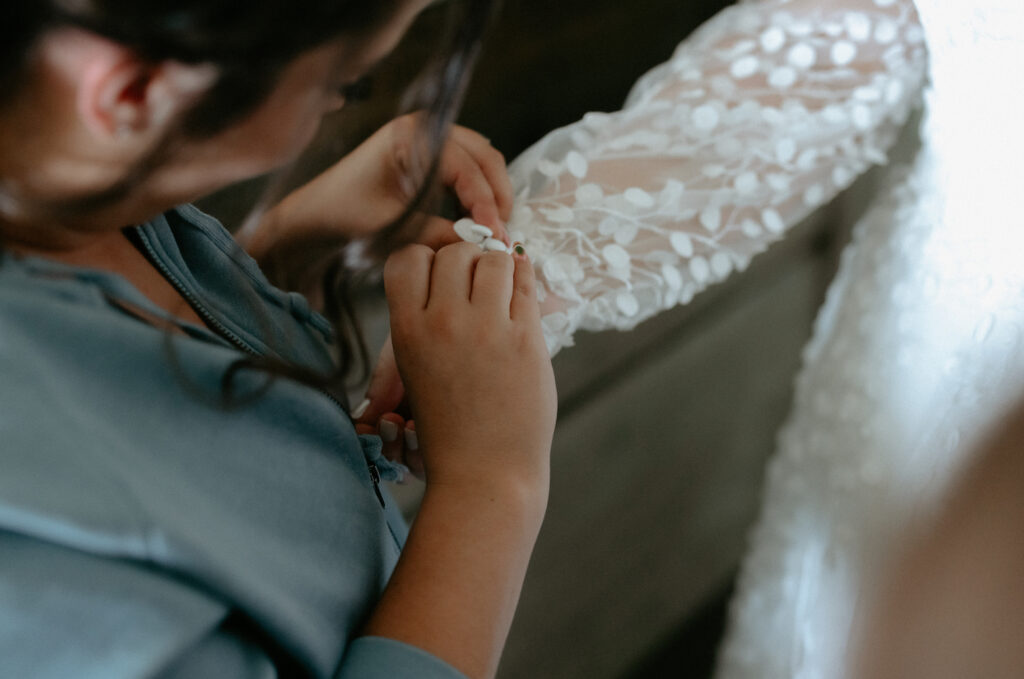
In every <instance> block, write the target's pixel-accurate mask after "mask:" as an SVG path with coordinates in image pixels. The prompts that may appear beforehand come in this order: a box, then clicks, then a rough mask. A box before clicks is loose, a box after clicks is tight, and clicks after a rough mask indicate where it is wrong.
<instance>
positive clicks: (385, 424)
mask: <svg viewBox="0 0 1024 679" xmlns="http://www.w3.org/2000/svg"><path fill="white" fill-rule="evenodd" d="M378 429H380V437H381V438H382V439H384V441H385V442H386V443H394V442H395V441H397V440H398V425H397V424H395V423H394V422H392V421H391V420H381V421H380V425H379V426H378Z"/></svg>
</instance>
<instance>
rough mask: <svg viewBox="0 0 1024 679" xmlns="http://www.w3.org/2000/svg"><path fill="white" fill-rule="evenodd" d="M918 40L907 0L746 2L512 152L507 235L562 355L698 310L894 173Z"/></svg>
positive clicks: (914, 94) (920, 76) (914, 96)
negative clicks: (760, 256) (882, 174)
mask: <svg viewBox="0 0 1024 679" xmlns="http://www.w3.org/2000/svg"><path fill="white" fill-rule="evenodd" d="M922 37H923V34H922V30H921V27H920V25H919V23H918V19H917V14H916V12H915V10H914V7H913V4H912V3H911V2H910V0H788V1H787V0H762V1H759V2H750V3H745V4H740V5H738V6H735V7H730V8H728V9H726V10H725V11H723V12H721V13H720V14H718V15H717V16H716V17H715V18H713V19H712V20H711V21H709V22H708V23H707V24H705V25H704V26H703V27H701V28H700V29H699V30H698V31H697V32H695V33H694V34H693V35H692V36H691V37H689V38H688V39H687V40H686V41H684V42H683V43H682V44H681V45H680V46H679V47H678V49H677V50H676V52H675V54H674V55H673V56H672V58H671V60H669V61H668V62H666V63H664V64H662V65H660V66H658V67H656V68H655V69H653V70H652V71H650V72H649V73H647V74H646V75H645V76H643V77H642V78H641V79H640V80H639V82H637V84H636V85H635V87H634V88H633V91H632V92H631V93H630V95H629V97H628V99H627V101H626V104H625V107H624V108H623V109H622V110H621V111H618V112H616V113H610V114H605V113H590V114H587V115H586V116H585V117H584V118H583V119H582V120H581V121H579V122H577V123H575V124H573V125H570V126H568V127H565V128H562V129H559V130H556V131H554V132H552V133H551V134H549V135H548V136H547V137H545V138H544V139H542V140H541V141H540V142H538V143H537V144H536V145H534V146H533V147H532V148H530V149H529V150H527V151H526V152H525V153H524V154H523V155H521V156H520V157H519V158H517V159H516V161H515V162H513V163H512V164H511V166H510V168H509V169H510V172H511V175H512V180H513V185H514V186H515V188H516V193H517V203H516V204H517V207H516V210H515V213H514V216H513V218H512V220H511V221H510V223H509V232H510V235H511V236H512V238H513V239H514V240H520V241H522V242H523V244H524V245H525V246H526V249H527V251H528V252H529V253H530V255H531V257H532V258H533V261H534V263H535V265H536V267H537V270H538V273H539V277H540V280H541V282H542V285H541V286H540V288H541V296H542V300H541V301H542V307H543V312H544V328H545V334H546V338H547V342H548V348H549V349H550V350H551V352H552V353H555V352H556V351H558V350H559V349H560V348H562V347H565V346H570V345H571V344H572V336H573V333H574V332H575V331H576V330H577V329H578V328H583V329H586V330H603V329H607V328H618V329H630V328H632V327H634V326H635V325H636V324H637V323H639V322H640V321H642V320H644V319H646V318H649V317H650V316H652V315H654V314H655V313H657V312H659V311H661V310H664V309H667V308H669V307H672V306H673V305H675V304H685V303H687V302H689V301H690V299H692V297H693V296H694V294H696V293H697V292H699V291H700V290H702V289H704V288H705V287H707V286H708V285H709V284H711V283H713V282H715V281H719V280H722V279H724V278H725V277H726V276H728V275H729V273H730V272H732V271H733V270H737V269H743V268H745V267H746V266H747V264H748V262H749V261H750V258H751V257H752V256H753V255H755V254H757V253H758V252H761V251H762V250H764V249H765V248H766V247H767V246H768V245H769V244H770V243H771V242H772V241H774V240H776V239H778V238H780V237H781V234H782V233H783V232H784V231H785V230H786V229H787V228H788V227H790V226H792V225H794V224H796V223H797V222H799V221H800V220H801V219H802V218H804V217H805V216H806V215H807V214H808V213H809V212H810V211H812V210H813V209H814V208H816V207H819V206H821V205H822V204H824V203H826V202H827V201H829V200H830V199H831V198H832V197H833V196H834V195H835V194H836V193H837V192H839V191H840V190H841V189H843V188H845V187H846V186H848V185H849V184H850V183H851V182H852V181H853V180H854V179H855V178H856V177H857V176H858V175H859V174H860V173H862V172H864V171H865V170H866V169H867V168H869V167H870V166H871V165H872V164H879V163H884V162H885V161H886V150H887V149H888V148H889V147H890V146H891V145H892V143H893V142H894V141H895V138H896V136H897V133H898V131H899V129H900V128H901V127H902V125H903V123H904V122H905V121H906V119H907V117H908V115H909V113H910V111H911V110H912V109H913V107H914V106H915V105H916V103H917V102H918V100H919V96H918V95H919V92H920V90H921V88H922V86H923V80H924V74H925V66H926V54H925V48H924V45H923V40H922Z"/></svg>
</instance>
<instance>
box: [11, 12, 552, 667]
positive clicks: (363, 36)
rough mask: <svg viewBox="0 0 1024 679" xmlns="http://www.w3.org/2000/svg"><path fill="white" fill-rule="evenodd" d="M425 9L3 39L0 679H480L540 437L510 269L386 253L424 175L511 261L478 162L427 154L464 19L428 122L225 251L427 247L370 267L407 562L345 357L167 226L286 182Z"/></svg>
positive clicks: (528, 311)
mask: <svg viewBox="0 0 1024 679" xmlns="http://www.w3.org/2000/svg"><path fill="white" fill-rule="evenodd" d="M425 4H426V3H425V2H423V1H422V0H395V1H393V2H386V1H381V2H374V3H365V2H344V1H339V0H334V1H331V2H326V1H317V0H288V1H287V2H284V1H275V0H267V1H265V2H261V3H256V4H251V3H245V4H243V3H238V2H234V1H233V0H220V1H217V0H203V2H189V1H187V0H181V1H178V2H172V1H155V0H154V1H144V0H130V1H129V0H82V1H76V2H72V1H70V0H49V1H42V0H41V1H40V2H33V3H7V4H6V5H5V7H4V9H3V10H2V11H0V13H2V18H0V37H2V38H3V39H2V40H0V45H2V46H3V47H2V49H3V58H2V59H0V81H2V83H3V85H4V90H3V92H4V97H3V100H2V101H0V246H2V254H0V327H2V328H3V331H2V336H0V373H2V375H3V379H2V381H0V460H2V468H3V473H2V474H0V552H2V553H3V555H4V556H3V559H2V563H0V602H2V606H0V630H2V632H0V675H3V676H24V677H28V676H31V677H67V676H75V677H92V676H97V677H141V676H147V677H179V676H180V677H186V676H187V677H195V676H217V677H225V678H228V677H268V676H289V677H291V676H309V677H328V676H338V677H389V678H390V677H457V676H463V675H468V676H474V677H478V676H489V675H492V674H493V673H494V671H495V668H496V665H497V659H498V656H499V654H500V650H501V647H502V645H503V642H504V638H505V636H506V634H507V630H508V627H509V623H510V621H511V617H512V613H513V610H514V608H515V603H516V600H517V597H518V591H519V588H520V586H521V583H522V578H523V575H524V572H525V568H526V563H527V561H528V558H529V555H530V551H531V549H532V546H533V541H534V539H535V537H536V534H537V531H538V528H539V525H540V521H541V517H542V515H543V513H544V507H545V503H546V497H547V458H548V455H549V450H550V441H551V433H552V429H553V426H554V408H555V405H554V389H553V380H552V375H551V367H550V362H549V360H548V356H547V352H546V350H545V345H544V340H543V335H542V332H541V329H540V321H539V311H538V306H537V303H536V297H535V293H534V278H533V272H532V268H531V266H530V263H529V261H528V260H527V259H526V257H525V256H523V255H522V254H517V255H514V256H510V255H509V254H506V253H505V252H488V253H486V254H484V253H481V251H480V249H479V248H477V247H476V246H474V245H469V244H465V243H458V244H453V245H448V246H445V245H444V239H445V237H441V236H439V235H438V234H439V233H440V231H439V230H437V229H433V230H432V229H429V228H428V229H426V230H425V231H424V232H423V233H422V234H420V235H419V236H412V237H410V236H409V235H407V234H406V232H407V231H409V229H402V228H401V225H402V224H408V223H410V222H409V220H408V219H406V217H408V216H409V214H408V213H411V212H412V210H413V209H414V208H415V207H416V206H417V204H418V202H417V201H418V200H419V198H421V197H422V194H424V193H425V192H426V191H427V188H425V187H428V186H429V181H428V180H429V178H430V177H431V176H432V175H436V176H438V177H440V178H441V179H442V181H443V183H445V184H447V185H449V186H450V188H451V190H452V191H453V192H454V193H455V194H456V196H457V197H458V198H459V200H460V202H461V203H462V205H463V207H464V208H465V209H466V211H467V212H468V213H470V214H471V215H472V217H473V218H474V219H475V220H476V221H478V222H483V223H485V224H488V225H489V226H490V227H491V228H492V229H493V230H494V231H495V233H497V234H498V235H499V236H503V235H504V231H503V225H502V220H503V219H504V218H508V216H509V210H510V207H511V200H510V192H509V188H508V179H507V177H506V176H505V170H504V163H503V161H502V159H501V157H500V156H499V155H498V154H497V153H496V152H495V151H493V150H492V149H490V147H489V146H488V144H487V143H486V141H485V140H483V139H482V138H481V137H479V136H478V135H475V134H473V133H471V132H469V131H468V130H464V129H461V128H455V129H454V131H453V132H452V134H451V135H450V136H448V137H447V139H445V137H444V136H443V132H444V131H445V128H446V127H447V126H448V124H449V122H450V120H451V117H452V112H453V111H454V110H455V108H457V104H458V101H459V97H460V93H461V88H462V84H463V81H464V79H465V78H464V76H465V73H466V70H467V69H468V67H469V64H470V62H471V61H472V55H473V52H474V47H475V44H476V40H477V36H478V33H479V32H480V30H481V28H482V26H483V25H484V23H485V19H486V16H487V11H486V9H487V8H486V3H469V4H467V5H466V8H465V9H464V10H463V13H462V14H461V15H460V16H458V17H456V20H453V22H452V25H453V26H456V27H457V28H456V30H455V31H454V32H453V35H452V36H451V37H450V46H449V47H447V48H445V49H444V50H442V52H443V53H444V54H445V55H447V56H446V57H445V58H444V59H442V60H441V61H440V62H439V66H438V68H437V69H436V71H435V75H434V76H433V77H432V78H428V79H427V81H426V82H427V85H428V87H426V88H425V91H427V92H428V93H429V96H428V97H427V99H428V103H429V104H430V105H429V106H428V109H429V110H428V111H426V112H425V113H423V114H421V115H418V116H416V117H412V118H404V119H399V120H398V121H396V122H395V123H393V124H391V125H389V126H387V127H386V128H384V130H382V131H381V132H380V133H378V134H377V135H375V136H374V137H373V138H371V139H370V140H369V141H368V142H366V143H365V144H364V146H363V147H361V148H360V149H358V150H357V151H356V152H355V153H353V154H351V155H350V156H348V157H347V158H346V159H344V160H343V161H342V162H341V163H340V164H339V165H338V166H336V167H335V168H333V169H332V170H330V171H329V172H328V173H327V174H325V175H324V176H322V177H321V178H319V179H317V180H314V182H313V183H312V184H310V185H308V186H307V187H304V188H303V189H300V193H298V194H295V195H296V196H298V198H294V197H293V199H291V200H287V199H286V200H285V201H284V202H283V203H281V206H282V207H281V209H280V210H272V211H271V212H270V213H268V215H267V217H266V219H264V220H262V221H261V222H260V225H261V226H259V227H257V228H255V229H253V230H251V231H249V232H247V234H246V244H247V245H248V246H249V247H250V248H251V249H252V251H253V252H254V253H255V254H258V255H260V256H261V257H262V258H268V257H271V254H272V253H275V252H281V251H283V250H288V249H289V248H290V247H291V246H292V245H293V244H294V243H296V242H308V241H310V240H311V239H322V238H323V237H324V236H325V230H330V229H333V230H334V231H335V233H334V234H333V236H334V238H335V240H336V241H337V242H342V241H344V240H350V239H352V238H356V237H367V236H372V235H373V234H372V233H370V231H372V230H373V229H374V228H379V227H381V226H384V225H388V224H391V226H389V227H387V228H385V229H384V230H383V232H382V234H383V235H382V236H381V237H380V238H378V239H377V244H381V243H385V242H386V243H387V244H390V245H392V246H394V245H395V244H397V243H401V242H402V241H403V240H404V241H408V240H411V239H415V238H419V239H420V240H427V241H429V242H430V244H431V245H432V246H433V248H437V249H436V251H435V249H433V248H431V247H426V246H424V245H421V244H411V245H408V246H405V247H402V248H400V249H398V251H397V252H396V253H395V254H394V255H392V256H391V258H390V259H389V260H388V263H387V265H386V268H385V282H386V286H387V289H388V296H389V302H390V304H391V310H392V316H393V321H392V324H393V331H394V345H395V353H396V355H397V360H398V366H399V368H400V369H401V371H402V376H403V378H404V383H405V386H406V388H407V391H408V394H409V402H410V405H411V408H412V410H413V412H414V413H415V415H416V416H417V425H418V430H417V433H418V437H419V448H420V452H421V454H422V456H423V459H424V461H425V465H426V472H427V475H428V478H429V481H430V483H429V486H428V488H429V490H428V493H427V497H426V499H425V500H424V503H423V506H422V509H421V511H420V514H419V518H418V519H417V522H416V525H415V526H414V527H413V529H412V530H411V531H410V532H408V535H407V530H406V528H405V526H404V525H403V524H402V521H401V518H400V517H399V516H398V514H397V512H396V509H395V506H394V503H393V502H392V501H391V499H390V498H389V496H388V495H387V492H386V491H385V490H384V489H382V488H381V487H380V481H381V478H382V477H383V478H395V477H396V476H397V475H398V474H400V473H401V468H400V467H399V466H398V465H395V464H392V463H391V462H389V461H388V460H387V459H386V457H385V456H384V455H383V454H382V452H389V453H390V452H394V451H382V448H381V441H380V439H379V438H377V437H375V436H359V435H357V433H356V431H355V429H354V426H353V424H352V421H351V419H350V417H349V414H348V412H347V406H346V405H345V404H344V403H343V399H340V398H339V397H337V396H336V395H335V394H334V392H335V390H334V389H332V388H331V387H332V384H333V381H332V380H331V379H330V378H331V377H332V376H333V375H335V374H337V372H338V368H339V364H340V367H344V365H345V364H346V363H347V362H350V355H349V354H348V353H345V351H344V350H339V349H338V347H332V344H333V343H335V342H336V341H340V339H341V337H340V336H339V335H338V334H337V333H335V332H333V331H332V329H331V328H330V327H329V325H328V324H327V322H326V321H325V320H324V318H323V317H321V316H319V315H318V314H316V313H314V312H313V311H312V310H311V309H310V306H309V304H308V303H307V302H306V301H305V299H304V298H302V297H300V296H298V295H296V294H294V293H284V292H282V291H280V290H278V289H277V288H274V287H273V286H271V285H270V284H269V282H268V281H267V279H266V278H265V277H264V275H263V274H262V273H261V271H260V270H259V268H257V266H256V265H255V262H254V261H253V259H252V258H251V257H250V256H249V255H247V254H246V253H245V252H243V251H242V250H241V249H240V248H239V247H238V245H237V244H236V243H235V241H234V240H233V239H232V237H231V236H230V235H229V234H228V232H227V231H225V230H224V229H223V228H222V227H221V226H220V225H219V224H218V223H216V222H215V221H214V220H212V219H210V218H209V217H207V216H205V215H203V214H201V213H200V212H198V211H197V210H195V209H194V208H191V207H188V206H184V207H175V206H180V205H183V204H185V203H187V202H189V201H191V200H194V199H196V198H198V197H200V196H202V195H204V194H206V193H208V192H210V191H212V190H214V189H216V188H219V187H220V186H223V185H225V184H227V183H230V182H233V181H237V180H239V179H242V178H245V177H249V176H253V175H256V174H259V173H263V172H266V171H268V170H271V169H273V168H275V167H278V166H281V165H282V164H285V163H287V162H289V161H290V160H291V159H292V158H293V157H294V156H295V155H296V154H297V153H298V151H299V150H301V149H302V147H303V146H305V144H306V143H307V142H308V140H309V138H310V137H311V135H312V132H313V131H314V130H315V128H316V125H317V123H318V122H319V120H320V118H321V117H322V116H323V115H324V114H325V113H326V112H327V111H329V110H332V109H334V108H337V107H339V106H341V105H342V104H343V103H344V94H345V92H346V90H347V89H348V88H349V86H350V85H352V84H353V83H355V82H357V81H358V80H359V79H360V78H361V77H362V76H363V74H364V73H365V72H366V70H367V69H369V68H370V67H371V65H372V64H373V63H374V62H376V61H377V60H378V59H380V58H381V57H382V56H383V55H384V54H386V53H387V52H388V51H390V50H391V48H392V47H393V45H394V44H395V43H396V42H397V41H398V40H399V38H400V36H401V35H402V34H403V33H404V32H405V30H406V28H407V27H408V25H409V24H410V23H411V22H412V20H413V18H414V17H415V16H416V15H417V14H418V13H419V11H420V10H421V9H422V8H423V6H424V5H425ZM420 140H423V141H425V142H427V143H425V144H424V143H420ZM424 152H425V153H426V155H425V156H424V155H423V153H424ZM418 158H426V162H423V161H418V160H417V159H418ZM417 168H427V169H425V170H420V171H418V172H417V171H416V170H417ZM433 223H441V224H443V225H446V224H447V223H445V222H428V224H433ZM444 231H449V232H450V229H444ZM450 240H454V235H452V237H451V238H450ZM456 357H457V360H455V359H456ZM211 397H212V398H211ZM403 545H404V549H403Z"/></svg>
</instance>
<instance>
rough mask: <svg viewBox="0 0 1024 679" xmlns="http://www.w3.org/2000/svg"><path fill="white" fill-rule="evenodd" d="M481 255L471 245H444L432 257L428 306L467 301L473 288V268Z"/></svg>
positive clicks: (475, 247) (473, 245)
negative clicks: (432, 265)
mask: <svg viewBox="0 0 1024 679" xmlns="http://www.w3.org/2000/svg"><path fill="white" fill-rule="evenodd" d="M482 254H483V253H482V252H481V251H480V247H479V246H477V245H475V244H473V243H463V242H459V243H453V244H452V245H446V246H445V247H443V248H441V249H440V250H438V251H437V254H436V255H434V267H433V270H432V271H431V275H430V299H429V301H428V306H430V305H433V304H444V303H446V302H451V301H457V300H462V301H469V297H470V291H471V290H472V286H473V266H474V265H475V264H476V261H477V260H478V259H480V256H481V255H482Z"/></svg>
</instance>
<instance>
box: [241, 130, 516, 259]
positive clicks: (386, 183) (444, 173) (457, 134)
mask: <svg viewBox="0 0 1024 679" xmlns="http://www.w3.org/2000/svg"><path fill="white" fill-rule="evenodd" d="M420 115H422V114H418V113H417V114H409V115H405V116H402V117H400V118H396V119H395V120H392V121H391V122H390V123H388V124H387V125H385V126H384V127H382V128H381V129H380V130H378V131H377V132H376V133H375V134H373V136H371V137H370V138H369V139H367V140H366V141H365V142H363V143H362V144H361V145H360V146H358V147H357V148H356V149H355V150H354V151H352V152H351V153H349V154H348V155H347V156H345V157H344V158H342V159H341V160H340V161H339V162H338V163H336V164H335V165H334V166H332V167H331V168H330V169H328V170H327V171H325V172H324V173H323V174H321V175H319V176H318V177H316V178H315V179H313V180H312V181H311V182H309V183H308V184H306V185H304V186H302V187H300V188H298V189H296V190H295V191H294V192H292V193H290V194H289V195H288V196H286V197H285V198H284V200H282V201H281V202H280V203H279V204H278V205H277V206H275V207H274V208H273V209H271V210H269V211H268V212H267V214H266V215H265V216H264V218H263V220H262V221H261V222H260V223H259V225H258V226H256V227H255V228H254V230H253V231H252V232H251V233H242V234H240V235H239V239H240V241H241V242H242V245H243V247H245V249H246V250H248V251H249V254H251V255H252V256H253V257H255V258H256V259H257V260H262V259H264V258H265V257H266V256H267V255H268V254H269V253H270V252H271V251H272V250H273V249H274V248H276V247H280V246H281V245H282V244H287V243H289V242H295V241H297V240H307V239H309V240H321V239H329V238H330V236H331V235H332V234H337V235H342V236H344V237H345V238H348V239H352V238H361V237H366V236H370V235H372V234H373V233H375V232H376V231H378V230H380V229H381V228H383V227H385V226H387V225H388V224H390V223H391V222H392V221H393V220H394V219H396V218H397V217H398V216H399V215H401V214H402V212H403V210H404V209H405V208H406V206H407V205H408V204H409V202H410V201H411V200H412V198H413V195H414V193H415V191H416V189H417V188H418V184H419V180H420V177H421V175H422V174H423V171H424V170H423V169H422V168H418V167H414V166H413V164H414V163H415V162H416V160H417V156H416V154H415V152H414V148H415V146H416V144H417V143H419V141H420V139H419V137H420V135H421V134H422V131H421V129H420V125H419V121H418V117H419V116H420ZM438 179H439V180H440V182H441V183H442V184H443V186H444V187H445V188H447V189H448V190H449V191H451V193H452V194H453V195H454V197H455V199H456V200H457V201H458V203H459V205H460V206H461V207H462V209H463V210H464V211H465V213H466V214H467V215H469V216H471V217H472V218H473V220H474V221H476V222H478V223H480V224H485V225H487V226H489V227H491V229H492V230H493V231H494V233H495V237H497V238H499V239H502V240H507V235H506V233H505V222H506V221H507V220H508V219H509V217H510V216H511V212H512V184H511V182H510V181H509V178H508V173H507V171H506V169H505V159H504V157H503V156H502V155H501V154H500V153H499V152H498V151H497V150H495V149H494V147H492V146H491V145H490V142H488V141H487V139H485V138H484V137H483V136H481V135H480V134H477V133H476V132H473V131H472V130H469V129H466V128H464V127H459V126H455V127H453V128H452V130H451V133H450V134H449V136H448V139H447V140H446V141H445V144H444V146H443V148H442V150H441V155H440V159H439V166H438ZM451 226H452V222H451V221H449V220H447V219H444V218H441V217H437V216H428V217H427V218H426V219H424V224H423V229H422V231H421V233H420V236H419V238H417V241H418V242H421V243H424V244H427V245H431V246H432V247H435V248H437V247H440V246H441V245H444V244H446V243H450V242H454V241H455V240H456V237H455V234H454V233H453V232H452V229H451Z"/></svg>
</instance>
